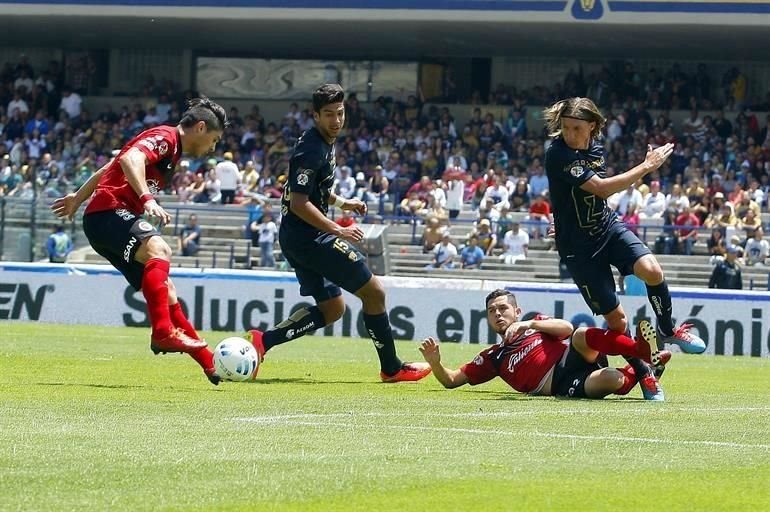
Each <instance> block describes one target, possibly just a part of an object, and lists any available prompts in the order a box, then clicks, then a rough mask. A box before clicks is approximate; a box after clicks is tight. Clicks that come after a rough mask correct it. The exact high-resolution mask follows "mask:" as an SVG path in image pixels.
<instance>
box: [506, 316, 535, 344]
mask: <svg viewBox="0 0 770 512" xmlns="http://www.w3.org/2000/svg"><path fill="white" fill-rule="evenodd" d="M531 328H532V322H529V321H527V322H513V323H512V324H511V325H509V326H508V328H507V329H506V330H505V334H504V335H503V343H505V344H508V343H513V342H514V341H516V340H517V339H518V337H519V336H521V335H522V334H524V332H525V331H526V330H527V329H531Z"/></svg>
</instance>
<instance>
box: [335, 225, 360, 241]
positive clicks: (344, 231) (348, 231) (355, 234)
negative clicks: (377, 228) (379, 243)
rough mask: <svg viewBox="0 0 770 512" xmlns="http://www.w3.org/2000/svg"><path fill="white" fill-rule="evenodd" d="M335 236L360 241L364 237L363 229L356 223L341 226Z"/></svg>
mask: <svg viewBox="0 0 770 512" xmlns="http://www.w3.org/2000/svg"><path fill="white" fill-rule="evenodd" d="M337 236H338V237H340V238H342V239H343V240H347V241H348V242H360V241H361V240H363V239H364V230H362V229H361V228H360V227H359V226H358V225H357V224H354V225H352V226H348V227H346V228H341V229H340V230H339V233H338V234H337Z"/></svg>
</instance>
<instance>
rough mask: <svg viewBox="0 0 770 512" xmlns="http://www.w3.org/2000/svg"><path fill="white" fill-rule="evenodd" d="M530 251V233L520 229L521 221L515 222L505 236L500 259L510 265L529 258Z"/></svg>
mask: <svg viewBox="0 0 770 512" xmlns="http://www.w3.org/2000/svg"><path fill="white" fill-rule="evenodd" d="M528 252H529V235H527V232H526V231H524V230H522V229H519V223H518V222H513V223H512V224H511V229H510V230H509V231H508V232H507V233H506V234H505V236H504V237H503V254H502V255H501V256H500V259H501V260H503V261H504V262H505V263H506V264H508V265H513V264H515V263H516V262H517V261H522V260H525V259H527V255H528Z"/></svg>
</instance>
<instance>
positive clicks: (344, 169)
mask: <svg viewBox="0 0 770 512" xmlns="http://www.w3.org/2000/svg"><path fill="white" fill-rule="evenodd" d="M335 174H337V175H338V176H337V178H336V179H335V180H334V184H333V185H332V189H333V191H334V195H336V196H339V197H343V198H345V199H351V198H352V197H353V193H354V192H355V190H356V180H355V179H354V178H353V177H352V176H351V175H350V174H351V170H350V167H348V166H347V165H343V166H341V167H338V168H337V172H336V173H335Z"/></svg>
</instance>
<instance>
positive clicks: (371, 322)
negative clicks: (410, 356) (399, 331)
mask: <svg viewBox="0 0 770 512" xmlns="http://www.w3.org/2000/svg"><path fill="white" fill-rule="evenodd" d="M364 325H365V326H366V330H367V331H368V332H369V337H370V338H372V342H373V343H374V348H376V349H377V357H379V358H380V369H381V370H382V373H384V374H385V375H395V374H396V373H398V371H399V370H400V369H401V365H402V363H401V360H400V359H399V358H398V356H397V355H396V345H395V343H393V331H392V330H391V328H390V321H389V320H388V314H387V313H380V314H379V315H368V314H366V313H364Z"/></svg>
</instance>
